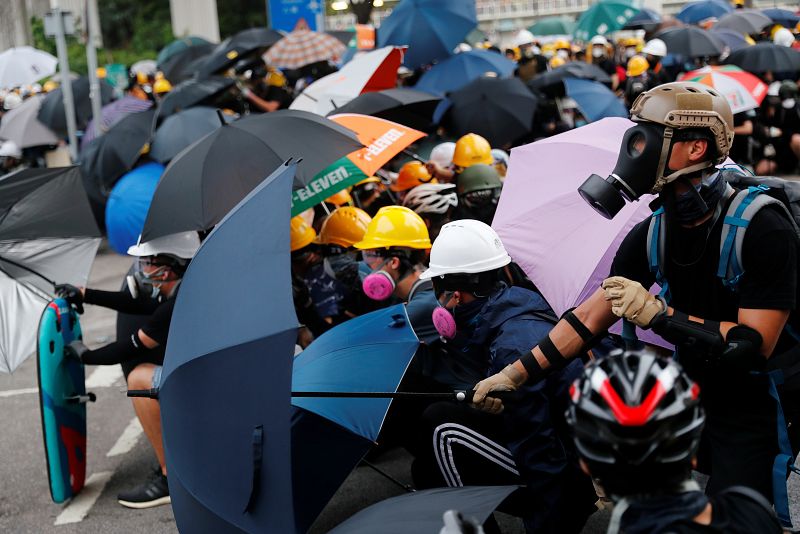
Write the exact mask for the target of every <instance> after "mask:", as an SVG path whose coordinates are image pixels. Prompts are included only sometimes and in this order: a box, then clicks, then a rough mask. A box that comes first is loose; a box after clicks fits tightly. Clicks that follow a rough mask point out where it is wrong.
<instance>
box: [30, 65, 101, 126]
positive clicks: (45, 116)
mask: <svg viewBox="0 0 800 534" xmlns="http://www.w3.org/2000/svg"><path fill="white" fill-rule="evenodd" d="M61 90H62V89H61V87H59V88H58V89H55V90H53V91H50V92H49V93H47V95H45V97H44V100H43V101H42V106H41V108H40V109H39V121H40V122H41V123H42V124H44V125H45V126H47V127H48V128H50V129H51V130H53V131H54V132H55V133H56V134H58V135H62V136H66V135H67V116H66V114H65V113H64V97H63V96H62V93H61ZM113 96H114V88H113V87H111V84H109V83H108V82H107V81H105V80H100V99H101V102H102V104H103V105H106V104H108V103H109V102H111V99H112V97H113ZM72 97H73V100H74V103H75V121H76V123H77V127H78V129H79V130H83V129H85V128H86V125H87V124H88V122H89V120H90V119H91V118H92V101H91V99H90V98H89V78H86V77H85V76H83V77H80V78H78V79H76V80H73V81H72Z"/></svg>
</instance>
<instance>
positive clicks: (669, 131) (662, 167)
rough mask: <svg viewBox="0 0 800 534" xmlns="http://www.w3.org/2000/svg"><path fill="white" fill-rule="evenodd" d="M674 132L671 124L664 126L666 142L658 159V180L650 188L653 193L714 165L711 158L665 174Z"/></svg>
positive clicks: (662, 145)
mask: <svg viewBox="0 0 800 534" xmlns="http://www.w3.org/2000/svg"><path fill="white" fill-rule="evenodd" d="M674 134H675V129H674V128H672V127H671V126H667V127H666V128H664V142H663V143H662V144H661V157H660V158H659V160H658V173H657V174H656V182H655V184H653V188H652V189H651V190H650V192H651V193H653V194H657V193H660V192H661V190H662V189H663V188H664V186H665V185H667V184H668V183H670V182H674V181H675V180H677V179H678V178H680V177H681V176H686V175H688V174H692V173H694V172H697V171H701V170H703V169H707V168H709V167H712V166H713V165H714V161H713V160H710V159H709V160H706V161H701V162H700V163H695V164H694V165H690V166H688V167H686V168H684V169H680V170H677V171H675V172H673V173H670V174H669V175H668V176H665V174H664V171H666V170H667V164H668V162H669V157H670V155H671V154H672V143H673V136H674Z"/></svg>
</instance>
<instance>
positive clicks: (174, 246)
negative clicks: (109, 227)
mask: <svg viewBox="0 0 800 534" xmlns="http://www.w3.org/2000/svg"><path fill="white" fill-rule="evenodd" d="M199 247H200V239H199V237H198V235H197V232H181V233H178V234H170V235H167V236H164V237H159V238H156V239H153V240H151V241H148V242H146V243H138V244H136V245H135V246H132V247H131V248H129V249H128V254H129V255H131V256H135V257H136V258H137V259H136V270H135V272H134V276H133V277H132V279H131V278H129V279H128V289H129V290H128V291H100V290H97V289H89V288H78V287H75V286H72V285H69V284H63V285H58V286H56V292H57V293H58V295H59V296H61V297H63V298H65V299H66V300H67V301H68V302H69V303H70V304H74V305H75V306H76V308H77V309H78V311H79V312H80V313H82V312H83V304H96V305H98V306H103V307H106V308H111V309H113V310H116V311H119V312H123V313H131V314H139V315H149V316H150V319H149V320H148V321H147V322H146V323H145V324H144V325H143V326H142V327H141V328H140V329H139V330H138V331H137V332H135V333H133V334H131V336H130V338H128V339H119V340H117V341H115V342H114V343H110V344H108V345H106V346H105V347H101V348H99V349H94V350H90V349H89V348H88V347H86V345H84V344H83V342H82V341H79V340H76V341H73V342H72V343H70V344H69V345H68V346H67V347H66V348H65V353H66V354H67V355H70V356H72V357H74V358H77V359H79V360H80V361H81V362H83V363H84V364H86V365H114V364H119V363H124V362H129V361H132V360H137V361H141V362H142V363H139V365H137V366H136V367H135V368H134V369H133V370H132V371H131V372H130V374H128V377H127V381H128V389H138V390H141V389H151V388H158V386H159V382H160V381H161V370H162V367H161V365H162V364H163V361H164V353H165V351H166V346H167V334H168V333H169V325H170V322H171V320H172V311H173V309H174V308H175V297H176V296H177V292H178V287H179V286H180V282H181V279H182V278H183V275H184V273H185V272H186V268H187V267H188V265H189V261H191V258H192V257H193V256H194V254H195V252H197V249H198V248H199ZM131 400H132V401H133V407H134V410H135V411H136V415H137V417H138V418H139V420H140V421H141V423H142V427H143V428H144V432H145V435H147V438H148V440H149V441H150V444H151V445H152V447H153V450H154V451H155V453H156V457H157V458H158V463H159V465H160V466H161V469H160V470H159V471H158V472H157V473H154V474H153V476H152V477H150V479H148V480H147V481H146V482H145V484H144V485H142V486H141V487H139V488H136V489H134V490H132V491H127V492H123V493H121V494H119V496H118V497H117V500H118V502H119V503H120V504H122V505H123V506H127V507H129V508H149V507H152V506H158V505H161V504H168V503H169V502H170V497H169V488H168V487H167V468H166V463H165V460H164V446H163V443H162V441H161V410H160V408H159V405H158V402H157V401H154V400H152V399H147V398H134V399H131Z"/></svg>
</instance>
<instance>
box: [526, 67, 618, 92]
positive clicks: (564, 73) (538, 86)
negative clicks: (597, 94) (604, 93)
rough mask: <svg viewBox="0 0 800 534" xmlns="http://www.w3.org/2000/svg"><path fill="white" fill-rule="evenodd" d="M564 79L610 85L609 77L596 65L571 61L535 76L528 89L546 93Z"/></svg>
mask: <svg viewBox="0 0 800 534" xmlns="http://www.w3.org/2000/svg"><path fill="white" fill-rule="evenodd" d="M566 78H578V79H581V80H594V81H596V82H600V83H605V84H608V85H611V77H610V76H609V75H608V74H606V72H605V71H604V70H603V69H601V68H600V67H598V66H597V65H592V64H590V63H585V62H583V61H571V62H569V63H567V64H566V65H562V66H560V67H556V68H554V69H553V70H550V71H547V72H544V73H542V74H540V75H538V76H536V77H535V78H533V79H532V80H531V81H529V82H528V87H530V88H531V89H533V90H535V91H540V92H545V93H548V92H550V91H551V90H552V88H553V87H558V86H560V85H561V82H563V81H564V80H565V79H566Z"/></svg>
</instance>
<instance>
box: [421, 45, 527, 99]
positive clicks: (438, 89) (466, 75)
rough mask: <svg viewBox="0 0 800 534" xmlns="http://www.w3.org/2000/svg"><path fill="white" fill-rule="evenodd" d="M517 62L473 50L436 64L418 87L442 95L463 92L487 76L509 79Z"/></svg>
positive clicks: (487, 51)
mask: <svg viewBox="0 0 800 534" xmlns="http://www.w3.org/2000/svg"><path fill="white" fill-rule="evenodd" d="M516 68H517V66H516V63H514V62H513V61H511V60H510V59H508V58H507V57H505V56H503V55H500V54H498V53H496V52H491V51H489V50H469V51H467V52H461V53H458V54H455V55H453V56H452V57H449V58H447V59H445V60H444V61H441V62H439V63H437V64H435V65H434V66H433V67H431V68H430V70H428V71H427V72H426V73H425V74H423V75H422V77H421V78H420V79H419V81H418V82H417V84H416V85H415V86H414V88H415V89H417V90H419V91H425V92H428V93H431V94H434V95H442V96H444V95H445V94H447V93H449V92H450V91H455V90H456V89H461V88H462V87H464V86H465V85H467V84H468V83H470V82H471V81H473V80H476V79H478V78H480V77H481V76H483V75H484V74H486V73H489V72H493V73H495V74H497V75H498V76H500V77H503V78H506V77H508V76H511V75H512V74H514V69H516Z"/></svg>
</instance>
